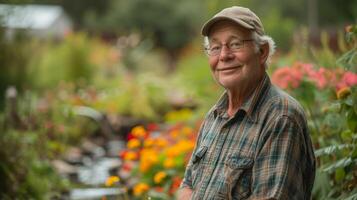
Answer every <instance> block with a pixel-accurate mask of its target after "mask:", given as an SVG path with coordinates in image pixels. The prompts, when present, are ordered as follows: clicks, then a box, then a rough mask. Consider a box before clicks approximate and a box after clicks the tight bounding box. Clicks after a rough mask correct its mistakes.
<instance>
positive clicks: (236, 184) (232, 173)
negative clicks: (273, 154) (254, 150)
mask: <svg viewBox="0 0 357 200" xmlns="http://www.w3.org/2000/svg"><path fill="white" fill-rule="evenodd" d="M253 163H254V160H253V158H250V157H242V156H231V157H229V159H228V160H227V161H226V162H225V167H224V186H223V188H222V190H221V191H220V193H221V194H220V195H221V196H222V195H223V196H225V199H229V200H230V199H234V200H238V199H239V200H240V199H246V198H247V197H248V196H249V195H250V193H251V189H250V188H251V179H252V167H253Z"/></svg>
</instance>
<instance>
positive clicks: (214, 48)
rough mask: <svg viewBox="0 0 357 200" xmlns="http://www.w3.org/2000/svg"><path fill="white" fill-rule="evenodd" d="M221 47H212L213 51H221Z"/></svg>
mask: <svg viewBox="0 0 357 200" xmlns="http://www.w3.org/2000/svg"><path fill="white" fill-rule="evenodd" d="M220 48H221V47H220V46H212V47H211V51H217V50H219V49H220Z"/></svg>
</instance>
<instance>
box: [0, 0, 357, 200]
mask: <svg viewBox="0 0 357 200" xmlns="http://www.w3.org/2000/svg"><path fill="white" fill-rule="evenodd" d="M233 5H240V6H246V7H249V8H250V9H251V10H253V11H254V12H255V13H256V14H257V15H258V16H259V17H260V19H261V20H262V22H263V24H264V27H265V31H266V33H267V34H268V35H270V36H272V37H273V39H274V40H275V42H276V44H277V53H276V54H275V56H274V57H273V60H272V63H271V66H270V67H269V68H268V73H269V75H270V77H271V79H272V81H273V82H274V83H275V84H276V85H278V86H279V87H281V88H282V89H284V90H285V91H287V92H288V93H290V94H291V95H292V96H294V97H295V98H297V99H298V100H299V101H300V102H301V104H302V105H303V106H304V108H305V111H306V113H307V116H308V123H309V128H310V132H311V136H312V139H313V143H314V146H315V150H316V151H315V154H316V156H317V158H318V172H317V177H316V182H315V186H314V190H313V199H324V200H325V199H351V200H352V199H357V189H356V188H357V147H356V146H357V145H356V144H357V142H356V140H357V92H356V85H357V74H356V72H357V59H356V56H357V51H356V48H357V26H356V19H357V1H353V0H344V1H335V0H324V1H321V0H294V1H293V0H266V1H265V2H264V3H262V2H261V1H258V0H232V1H222V0H193V1H192V0H177V1H169V0H130V1H129V0H101V1H96V0H75V1H74V0H28V1H26V0H21V1H20V0H18V1H16V0H13V1H10V0H7V1H6V0H0V69H1V71H0V146H1V147H2V148H1V149H0V198H1V199H149V198H150V199H152V200H153V199H174V197H175V193H176V191H177V188H178V186H179V183H180V181H181V179H182V177H183V173H184V169H185V165H186V164H187V161H188V159H189V157H190V154H191V152H192V149H193V146H194V144H195V137H196V134H197V131H198V129H199V127H200V123H201V121H202V119H203V117H204V115H205V113H206V112H207V111H208V110H209V108H210V107H211V106H212V105H213V104H214V103H215V102H216V100H217V98H218V97H219V96H220V94H221V93H222V89H221V88H220V87H219V86H217V85H216V83H215V82H214V81H213V79H212V78H211V74H210V71H209V68H208V63H207V57H206V56H205V54H204V52H203V48H202V42H203V41H202V39H203V38H202V37H201V36H200V28H201V25H202V24H203V22H204V21H206V20H207V19H208V18H210V17H211V16H212V15H214V14H215V13H216V12H218V11H219V10H221V9H223V8H225V7H228V6H233Z"/></svg>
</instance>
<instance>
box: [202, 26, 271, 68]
mask: <svg viewBox="0 0 357 200" xmlns="http://www.w3.org/2000/svg"><path fill="white" fill-rule="evenodd" d="M252 39H253V40H254V41H255V42H254V44H255V45H254V46H255V51H256V52H258V51H259V49H260V47H261V46H262V45H264V44H268V45H269V54H268V58H267V60H266V61H265V63H264V66H265V68H268V66H269V64H270V62H271V58H272V56H273V54H274V53H275V49H276V45H275V42H274V40H273V38H271V37H270V36H268V35H259V34H257V33H256V32H252ZM203 46H204V47H205V48H208V47H209V38H208V37H207V36H205V37H204V38H203Z"/></svg>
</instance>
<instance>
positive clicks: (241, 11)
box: [201, 6, 264, 36]
mask: <svg viewBox="0 0 357 200" xmlns="http://www.w3.org/2000/svg"><path fill="white" fill-rule="evenodd" d="M221 20H230V21H233V22H235V23H237V24H239V25H241V26H243V27H245V28H247V29H250V30H254V31H255V32H257V33H258V34H259V35H264V28H263V24H262V22H261V21H260V19H259V17H258V16H257V15H256V14H255V13H253V12H252V11H251V10H249V9H248V8H244V7H240V6H233V7H229V8H225V9H223V10H222V11H221V12H219V13H217V14H216V15H215V16H213V17H212V18H211V19H210V20H208V21H207V22H206V23H205V24H204V25H203V27H202V31H201V33H202V35H204V36H208V34H209V31H210V29H211V28H212V25H213V24H215V23H216V22H218V21H221Z"/></svg>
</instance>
